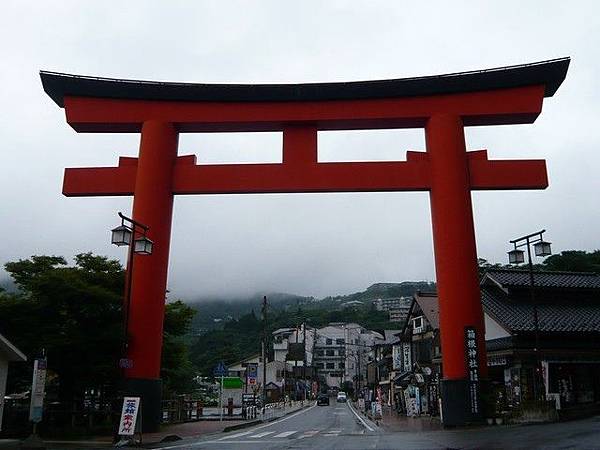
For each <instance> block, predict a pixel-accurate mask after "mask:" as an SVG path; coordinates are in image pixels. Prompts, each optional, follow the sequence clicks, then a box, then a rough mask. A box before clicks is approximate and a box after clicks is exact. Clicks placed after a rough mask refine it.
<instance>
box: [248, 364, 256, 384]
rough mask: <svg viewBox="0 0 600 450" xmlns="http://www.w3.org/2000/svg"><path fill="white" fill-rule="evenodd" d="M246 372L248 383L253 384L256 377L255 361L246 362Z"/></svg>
mask: <svg viewBox="0 0 600 450" xmlns="http://www.w3.org/2000/svg"><path fill="white" fill-rule="evenodd" d="M246 373H247V374H248V377H247V378H248V384H249V385H255V384H256V379H257V378H258V364H257V363H250V364H248V367H247V368H246Z"/></svg>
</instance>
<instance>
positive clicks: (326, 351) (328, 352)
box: [325, 350, 335, 356]
mask: <svg viewBox="0 0 600 450" xmlns="http://www.w3.org/2000/svg"><path fill="white" fill-rule="evenodd" d="M325 355H326V356H335V352H334V351H333V350H325Z"/></svg>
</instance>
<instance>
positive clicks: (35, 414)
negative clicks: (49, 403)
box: [29, 358, 47, 423]
mask: <svg viewBox="0 0 600 450" xmlns="http://www.w3.org/2000/svg"><path fill="white" fill-rule="evenodd" d="M46 367H47V361H46V359H45V358H44V359H41V358H40V359H36V360H35V361H34V362H33V382H32V384H31V404H30V406H29V420H31V421H32V422H33V423H39V422H41V421H42V413H43V411H44V389H45V387H46Z"/></svg>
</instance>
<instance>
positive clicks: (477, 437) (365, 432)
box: [52, 402, 600, 450]
mask: <svg viewBox="0 0 600 450" xmlns="http://www.w3.org/2000/svg"><path fill="white" fill-rule="evenodd" d="M52 448H79V449H81V448H90V447H83V446H76V447H73V446H68V447H65V446H62V447H61V446H53V447H52ZM145 448H155V449H163V450H171V449H172V450H181V449H211V450H212V449H215V450H217V449H228V450H229V449H233V450H255V449H256V450H262V449H319V450H320V449H325V450H329V449H348V450H364V449H380V450H382V449H407V450H414V449H416V450H429V449H432V450H433V449H473V450H474V449H502V450H504V449H523V450H525V449H527V450H531V449H540V450H541V449H543V450H548V449H556V450H558V449H561V450H565V449H574V450H575V449H576V450H581V449H586V450H587V449H595V450H598V449H600V416H597V417H591V418H588V419H582V420H577V421H572V422H561V423H552V424H540V425H528V426H519V425H509V426H494V427H475V428H470V429H457V430H438V431H410V430H408V429H407V430H401V431H397V432H385V431H383V430H382V429H381V428H378V427H377V426H376V425H375V424H373V423H372V422H370V421H368V420H366V419H364V418H363V417H362V416H360V417H359V416H357V415H356V414H355V413H354V412H353V410H352V407H351V405H350V404H346V403H335V402H332V403H331V405H330V406H310V407H306V408H304V409H302V410H300V411H297V412H294V413H292V414H290V415H287V416H284V417H282V418H280V419H278V420H276V421H273V422H269V423H265V424H261V425H257V426H254V427H251V428H246V429H242V430H239V431H231V432H228V433H214V434H211V435H206V436H204V437H201V438H196V439H187V440H181V441H176V442H172V443H164V444H156V445H150V446H147V447H145Z"/></svg>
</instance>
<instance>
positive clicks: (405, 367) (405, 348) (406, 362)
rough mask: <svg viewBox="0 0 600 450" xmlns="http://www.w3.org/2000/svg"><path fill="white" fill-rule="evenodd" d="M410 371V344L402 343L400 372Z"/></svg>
mask: <svg viewBox="0 0 600 450" xmlns="http://www.w3.org/2000/svg"><path fill="white" fill-rule="evenodd" d="M411 369H412V361H411V355H410V342H403V343H402V371H403V372H410V370H411Z"/></svg>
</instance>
